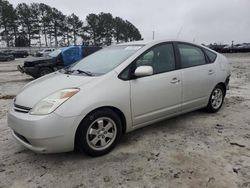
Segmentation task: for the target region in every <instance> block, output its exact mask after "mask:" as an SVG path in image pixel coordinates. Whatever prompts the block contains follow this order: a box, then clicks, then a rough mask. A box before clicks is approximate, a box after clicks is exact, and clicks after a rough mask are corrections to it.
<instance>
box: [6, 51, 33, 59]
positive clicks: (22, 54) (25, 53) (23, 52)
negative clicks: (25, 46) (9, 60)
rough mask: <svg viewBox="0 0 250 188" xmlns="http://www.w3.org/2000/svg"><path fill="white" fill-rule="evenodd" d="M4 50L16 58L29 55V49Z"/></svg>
mask: <svg viewBox="0 0 250 188" xmlns="http://www.w3.org/2000/svg"><path fill="white" fill-rule="evenodd" d="M4 52H5V53H7V54H9V55H13V56H14V57H15V58H25V57H28V56H29V53H28V51H27V50H4Z"/></svg>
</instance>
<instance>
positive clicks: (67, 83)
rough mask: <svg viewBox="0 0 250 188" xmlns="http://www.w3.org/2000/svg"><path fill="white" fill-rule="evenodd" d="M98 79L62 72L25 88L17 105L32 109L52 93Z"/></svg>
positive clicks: (43, 78) (19, 95)
mask: <svg viewBox="0 0 250 188" xmlns="http://www.w3.org/2000/svg"><path fill="white" fill-rule="evenodd" d="M95 79H97V77H89V76H80V75H67V74H63V73H60V72H56V73H52V74H49V75H46V76H44V77H41V78H39V79H37V80H34V81H32V82H31V83H29V84H27V85H26V86H24V88H23V89H22V90H21V92H20V93H19V94H18V95H17V96H16V99H15V104H17V105H20V106H24V107H29V108H32V107H34V105H35V104H37V103H38V102H39V101H40V100H42V99H44V98H46V97H48V96H49V95H51V94H52V93H54V92H56V91H59V90H61V89H66V88H76V87H80V86H81V85H84V84H87V83H89V82H91V81H93V80H95Z"/></svg>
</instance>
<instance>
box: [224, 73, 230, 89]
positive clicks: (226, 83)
mask: <svg viewBox="0 0 250 188" xmlns="http://www.w3.org/2000/svg"><path fill="white" fill-rule="evenodd" d="M230 77H231V75H229V76H228V77H227V79H226V81H225V85H226V88H227V90H229V82H230Z"/></svg>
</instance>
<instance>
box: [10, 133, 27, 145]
mask: <svg viewBox="0 0 250 188" xmlns="http://www.w3.org/2000/svg"><path fill="white" fill-rule="evenodd" d="M14 134H15V135H16V136H17V137H18V138H20V139H21V140H22V141H24V142H26V143H28V144H30V142H29V141H28V140H27V139H26V138H25V137H24V136H23V135H20V134H18V133H17V132H15V131H14Z"/></svg>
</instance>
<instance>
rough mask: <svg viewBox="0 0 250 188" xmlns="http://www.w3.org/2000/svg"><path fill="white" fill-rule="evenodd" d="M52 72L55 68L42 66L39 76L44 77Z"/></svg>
mask: <svg viewBox="0 0 250 188" xmlns="http://www.w3.org/2000/svg"><path fill="white" fill-rule="evenodd" d="M52 72H53V70H52V69H51V68H49V67H42V68H40V69H39V71H38V77H42V76H44V75H46V74H50V73H52Z"/></svg>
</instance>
